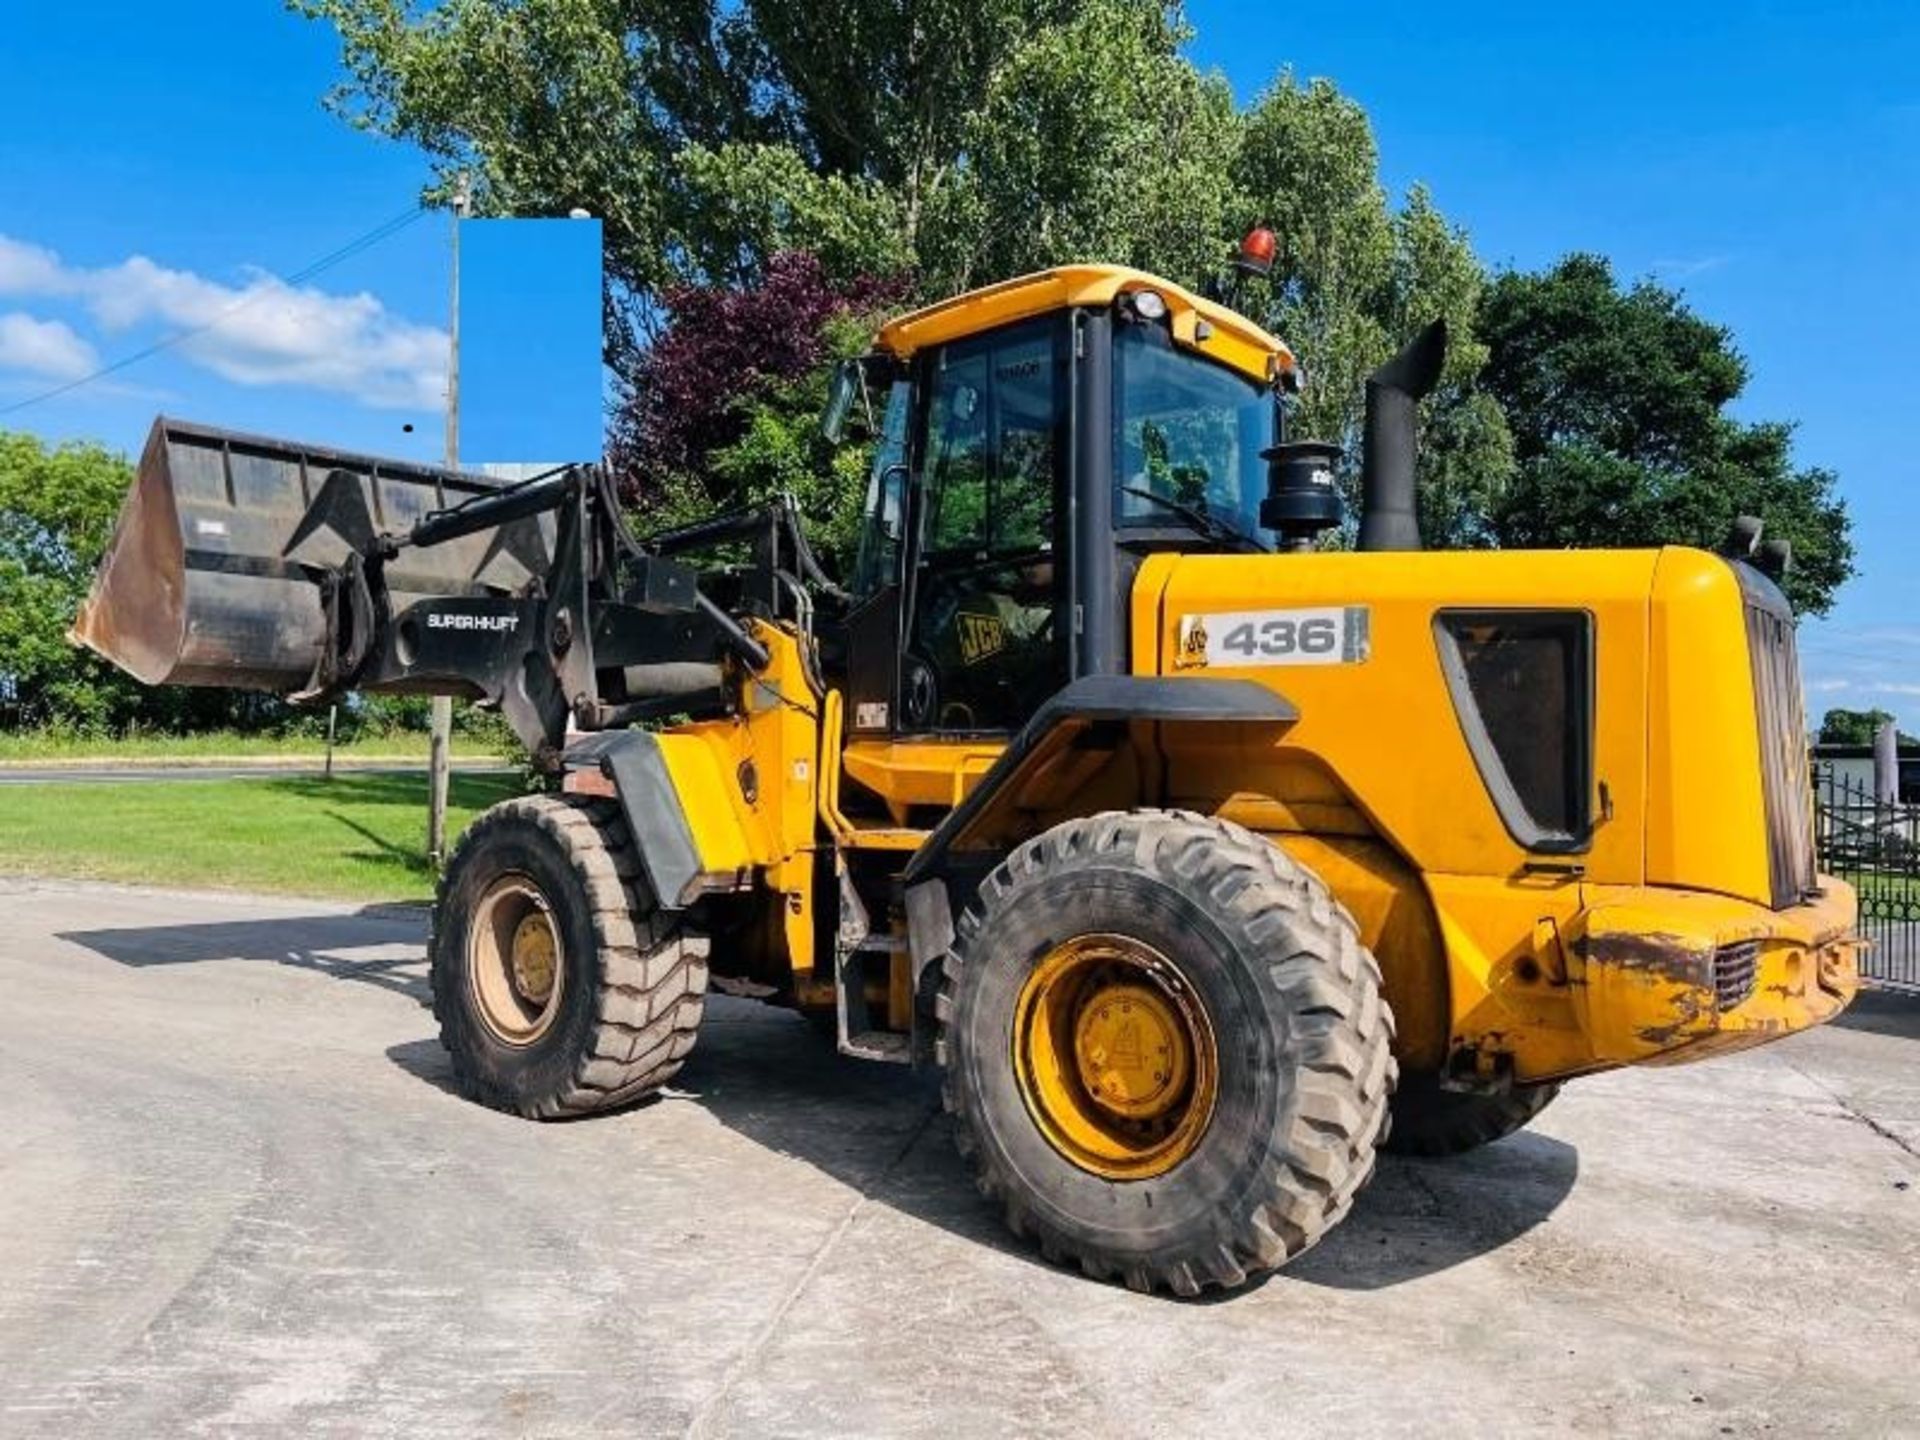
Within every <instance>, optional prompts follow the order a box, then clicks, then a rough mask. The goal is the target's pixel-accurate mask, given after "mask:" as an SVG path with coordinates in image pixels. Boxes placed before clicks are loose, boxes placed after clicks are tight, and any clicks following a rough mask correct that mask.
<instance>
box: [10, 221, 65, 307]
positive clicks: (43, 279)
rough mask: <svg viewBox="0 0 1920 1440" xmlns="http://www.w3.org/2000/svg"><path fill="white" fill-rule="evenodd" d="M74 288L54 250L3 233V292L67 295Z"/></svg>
mask: <svg viewBox="0 0 1920 1440" xmlns="http://www.w3.org/2000/svg"><path fill="white" fill-rule="evenodd" d="M70 289H71V286H70V284H69V282H68V278H67V273H66V272H65V271H64V270H62V268H61V265H60V257H59V256H58V255H56V254H54V253H53V251H51V250H43V249H41V248H40V247H39V246H38V245H29V244H27V243H26V242H25V241H24V240H14V239H11V238H9V237H8V236H5V235H0V295H65V294H68V293H69V292H70Z"/></svg>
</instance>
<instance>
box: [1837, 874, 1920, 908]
mask: <svg viewBox="0 0 1920 1440" xmlns="http://www.w3.org/2000/svg"><path fill="white" fill-rule="evenodd" d="M1843 878H1844V879H1845V880H1846V881H1847V883H1848V884H1850V885H1852V886H1853V888H1854V889H1855V890H1858V891H1859V892H1860V898H1861V899H1862V900H1869V899H1871V900H1888V901H1893V902H1895V903H1904V904H1908V905H1920V878H1915V877H1914V876H1912V875H1899V874H1890V873H1876V872H1874V871H1871V870H1869V871H1865V872H1856V873H1853V874H1845V873H1844V872H1843Z"/></svg>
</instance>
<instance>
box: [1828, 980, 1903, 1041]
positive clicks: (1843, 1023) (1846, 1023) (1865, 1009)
mask: <svg viewBox="0 0 1920 1440" xmlns="http://www.w3.org/2000/svg"><path fill="white" fill-rule="evenodd" d="M1833 1023H1834V1024H1835V1025H1838V1026H1839V1027H1841V1028H1842V1029H1844V1030H1862V1031H1865V1032H1866V1033H1867V1034H1869V1035H1887V1036H1891V1037H1892V1038H1894V1039H1896V1040H1920V993H1916V992H1913V991H1903V990H1862V991H1861V992H1860V993H1859V994H1858V995H1856V996H1854V998H1853V1003H1852V1004H1851V1005H1849V1006H1848V1007H1847V1008H1846V1009H1844V1010H1842V1011H1841V1012H1840V1013H1839V1014H1838V1015H1837V1016H1835V1017H1834V1021H1833Z"/></svg>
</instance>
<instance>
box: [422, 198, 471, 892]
mask: <svg viewBox="0 0 1920 1440" xmlns="http://www.w3.org/2000/svg"><path fill="white" fill-rule="evenodd" d="M472 203H473V193H472V191H471V190H470V189H469V188H468V184H467V172H466V171H464V170H462V171H461V172H460V173H459V175H457V176H456V177H455V178H454V182H453V264H452V271H453V285H452V296H451V303H450V305H449V307H448V311H447V337H448V342H449V343H448V347H447V454H446V467H447V469H449V470H458V469H459V468H460V222H461V221H462V220H464V219H466V218H467V210H468V208H469V207H470V206H471V205H472ZM452 746H453V699H452V697H451V696H447V695H436V696H434V697H433V719H432V722H431V732H430V734H429V738H428V741H427V858H428V859H429V860H431V861H432V862H433V868H434V869H436V870H438V869H440V868H441V866H443V865H445V864H446V861H447V785H448V781H449V779H450V778H451V774H452V754H451V751H452Z"/></svg>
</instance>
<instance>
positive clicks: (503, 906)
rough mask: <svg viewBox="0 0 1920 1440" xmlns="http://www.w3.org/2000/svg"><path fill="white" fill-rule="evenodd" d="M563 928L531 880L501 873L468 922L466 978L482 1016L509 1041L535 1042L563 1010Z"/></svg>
mask: <svg viewBox="0 0 1920 1440" xmlns="http://www.w3.org/2000/svg"><path fill="white" fill-rule="evenodd" d="M564 953H565V952H564V951H563V950H562V948H561V945H560V930H559V927H558V926H557V925H556V924H555V923H554V919H553V912H552V910H551V909H550V908H549V907H548V905H547V900H546V897H545V896H544V895H542V894H541V893H540V891H539V889H538V887H537V886H535V885H534V884H533V882H532V881H530V880H528V879H526V878H525V877H524V876H521V875H503V876H501V877H500V878H499V879H498V880H496V881H494V882H493V884H492V885H490V886H488V887H487V890H486V893H485V894H483V895H482V896H481V897H480V903H479V905H477V906H475V907H474V912H473V922H472V924H470V925H469V926H468V927H467V980H468V986H469V989H470V991H471V993H472V995H473V999H474V1002H475V1005H474V1008H475V1009H476V1010H478V1011H479V1014H480V1019H481V1021H482V1022H483V1023H484V1024H485V1025H486V1027H487V1029H489V1030H491V1031H492V1032H493V1033H494V1035H495V1036H496V1037H498V1038H499V1039H500V1040H502V1041H504V1042H506V1043H507V1044H509V1045H531V1044H533V1042H534V1041H536V1040H538V1039H539V1038H540V1037H541V1036H542V1035H544V1034H546V1033H547V1031H548V1030H549V1029H550V1028H551V1027H552V1025H553V1019H554V1016H556V1015H557V1014H559V1013H560V990H561V986H562V984H563V982H564V980H565V975H566V971H565V967H564V966H563V965H562V963H561V960H562V957H563V955H564Z"/></svg>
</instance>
